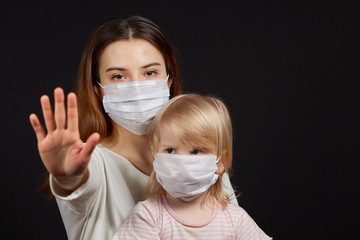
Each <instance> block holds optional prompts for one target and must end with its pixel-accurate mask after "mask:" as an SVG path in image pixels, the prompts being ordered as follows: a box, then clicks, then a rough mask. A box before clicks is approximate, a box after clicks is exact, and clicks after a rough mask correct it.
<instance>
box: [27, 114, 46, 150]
mask: <svg viewBox="0 0 360 240" xmlns="http://www.w3.org/2000/svg"><path fill="white" fill-rule="evenodd" d="M29 119H30V123H31V126H32V127H33V129H34V131H35V134H36V138H37V141H38V143H40V142H42V140H44V138H45V137H46V134H45V131H44V128H43V127H42V125H41V124H40V121H39V119H38V117H37V116H36V115H35V114H34V113H32V114H30V117H29Z"/></svg>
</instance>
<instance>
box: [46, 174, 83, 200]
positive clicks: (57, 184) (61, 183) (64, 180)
mask: <svg viewBox="0 0 360 240" xmlns="http://www.w3.org/2000/svg"><path fill="white" fill-rule="evenodd" d="M52 178H53V181H52V182H53V185H52V187H53V190H54V191H55V193H56V194H58V195H59V196H68V195H70V194H71V193H72V192H74V191H75V190H76V189H78V188H79V187H80V186H82V185H83V184H84V183H85V182H86V181H87V180H88V178H89V170H86V172H85V173H84V174H83V175H81V176H76V177H68V176H66V177H55V176H52Z"/></svg>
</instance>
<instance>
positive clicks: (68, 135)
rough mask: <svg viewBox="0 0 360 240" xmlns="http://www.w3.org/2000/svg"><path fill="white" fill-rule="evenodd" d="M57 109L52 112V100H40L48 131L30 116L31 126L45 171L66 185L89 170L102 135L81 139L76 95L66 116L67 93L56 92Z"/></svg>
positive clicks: (71, 99) (35, 117) (59, 90)
mask: <svg viewBox="0 0 360 240" xmlns="http://www.w3.org/2000/svg"><path fill="white" fill-rule="evenodd" d="M54 99H55V108H54V113H53V111H52V108H51V105H50V100H49V97H48V96H46V95H44V96H42V97H41V99H40V102H41V107H42V112H43V116H44V121H45V126H46V130H47V132H45V130H44V128H43V126H42V125H41V123H40V121H39V119H38V117H37V116H36V115H35V114H31V115H30V123H31V125H32V127H33V129H34V131H35V133H36V137H37V141H38V149H39V154H40V157H41V159H42V161H43V163H44V165H45V167H46V169H47V170H48V171H49V173H51V174H52V175H53V176H54V177H56V178H59V179H63V180H64V183H65V182H68V181H69V180H71V179H72V178H74V177H75V178H76V177H81V176H82V175H83V174H84V173H85V172H86V170H87V166H88V163H89V161H90V156H91V153H92V152H93V150H94V148H95V146H96V144H97V142H98V140H99V134H97V133H93V134H92V135H91V136H90V137H89V138H88V139H87V141H86V142H85V143H83V142H82V141H81V139H80V134H79V128H78V111H77V100H76V95H75V94H74V93H69V95H68V98H67V113H66V111H65V104H64V100H65V97H64V92H63V90H62V89H61V88H56V89H55V90H54Z"/></svg>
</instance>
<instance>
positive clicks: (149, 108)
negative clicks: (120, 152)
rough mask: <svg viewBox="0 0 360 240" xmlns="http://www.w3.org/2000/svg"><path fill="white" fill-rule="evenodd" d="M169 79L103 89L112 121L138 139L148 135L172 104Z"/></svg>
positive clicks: (104, 102)
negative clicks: (137, 136)
mask: <svg viewBox="0 0 360 240" xmlns="http://www.w3.org/2000/svg"><path fill="white" fill-rule="evenodd" d="M168 78H169V75H168V76H167V78H166V79H159V80H143V81H134V82H123V83H116V84H108V85H105V86H102V85H101V84H100V83H99V85H100V86H101V87H102V88H103V89H104V97H103V105H104V109H105V112H107V113H108V114H109V117H110V118H111V119H112V120H113V121H114V122H116V123H117V124H119V125H120V126H122V127H124V128H126V129H127V130H129V131H131V132H133V133H135V134H136V135H144V134H146V132H147V130H148V128H149V126H150V124H151V122H152V120H153V119H154V117H155V116H156V114H157V113H158V112H159V111H160V109H161V107H162V106H163V105H164V104H165V103H166V102H168V101H169V96H170V94H169V87H168V85H167V80H168Z"/></svg>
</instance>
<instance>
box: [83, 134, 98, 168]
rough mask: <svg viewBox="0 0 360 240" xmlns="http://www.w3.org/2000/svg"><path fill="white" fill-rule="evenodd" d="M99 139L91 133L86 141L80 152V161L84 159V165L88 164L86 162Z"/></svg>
mask: <svg viewBox="0 0 360 240" xmlns="http://www.w3.org/2000/svg"><path fill="white" fill-rule="evenodd" d="M99 139H100V134H98V133H93V134H91V135H90V136H89V137H88V139H87V140H86V142H85V146H84V148H83V150H82V151H81V159H84V161H85V162H84V163H85V164H88V162H89V161H90V156H91V154H92V152H93V151H94V149H95V147H96V144H98V142H99Z"/></svg>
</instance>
